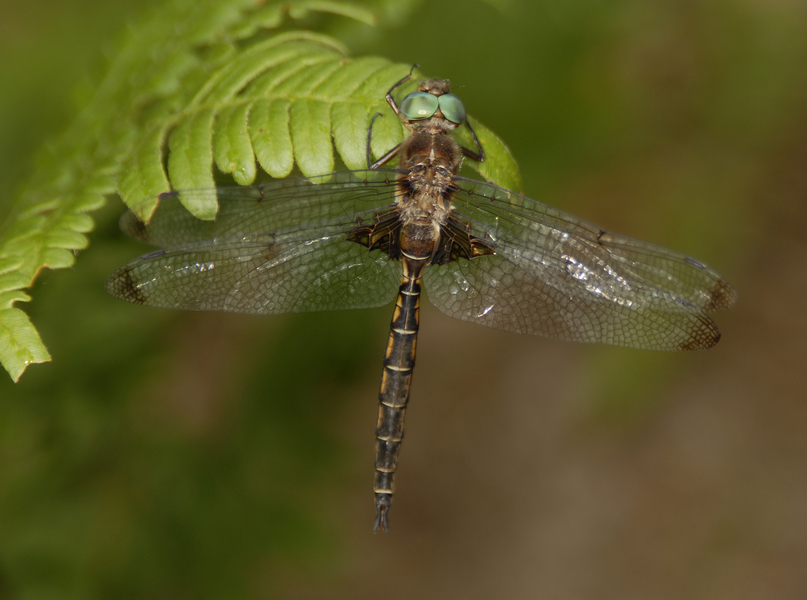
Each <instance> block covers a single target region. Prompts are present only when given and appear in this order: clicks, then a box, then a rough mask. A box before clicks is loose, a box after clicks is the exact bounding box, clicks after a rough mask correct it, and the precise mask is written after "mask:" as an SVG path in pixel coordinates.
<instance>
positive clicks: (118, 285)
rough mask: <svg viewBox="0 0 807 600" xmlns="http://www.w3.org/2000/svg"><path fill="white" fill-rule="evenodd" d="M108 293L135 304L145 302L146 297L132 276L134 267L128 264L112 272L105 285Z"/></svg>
mask: <svg viewBox="0 0 807 600" xmlns="http://www.w3.org/2000/svg"><path fill="white" fill-rule="evenodd" d="M104 288H105V289H106V291H107V293H108V294H109V295H111V296H115V297H116V298H120V299H121V300H126V301H127V302H131V303H133V304H145V303H146V297H145V296H144V295H143V293H142V292H141V291H140V289H139V288H138V286H137V281H135V278H134V277H133V276H132V268H131V267H130V266H128V265H124V266H122V267H121V268H120V269H118V270H117V271H115V272H114V273H112V275H110V276H109V278H108V279H107V280H106V284H105V285H104Z"/></svg>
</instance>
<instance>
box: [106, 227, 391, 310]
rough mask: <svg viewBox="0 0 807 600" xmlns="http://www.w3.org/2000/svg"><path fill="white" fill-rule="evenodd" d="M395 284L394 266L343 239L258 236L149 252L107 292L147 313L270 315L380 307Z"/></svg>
mask: <svg viewBox="0 0 807 600" xmlns="http://www.w3.org/2000/svg"><path fill="white" fill-rule="evenodd" d="M399 281H400V266H399V265H398V264H397V263H395V262H393V261H390V260H389V258H388V257H387V256H386V255H384V254H382V253H381V252H377V251H376V252H370V251H369V250H368V249H367V248H365V247H363V246H360V245H358V244H356V243H353V242H350V241H347V240H346V239H345V236H344V235H341V236H322V237H318V238H309V237H305V236H304V235H302V234H299V233H298V234H287V235H278V236H275V235H271V234H264V235H255V236H252V237H244V238H225V239H215V240H209V241H206V242H200V243H195V244H188V245H185V246H180V247H177V248H171V249H169V250H157V251H155V252H151V253H149V254H146V255H144V256H141V257H140V258H137V259H135V260H133V261H131V262H129V263H127V264H126V265H124V266H122V267H120V268H119V269H117V270H116V271H115V272H114V273H112V275H110V276H109V278H108V279H107V282H106V290H107V292H109V293H110V294H111V295H113V296H116V297H118V298H121V299H123V300H127V301H129V302H133V303H136V304H145V305H148V306H156V307H161V308H173V309H182V310H212V311H224V312H236V313H246V314H255V315H268V314H280V313H287V312H311V311H321V310H341V309H348V308H370V307H374V306H381V305H383V304H387V303H389V302H391V301H392V299H393V297H394V296H395V294H396V292H397V288H398V283H399Z"/></svg>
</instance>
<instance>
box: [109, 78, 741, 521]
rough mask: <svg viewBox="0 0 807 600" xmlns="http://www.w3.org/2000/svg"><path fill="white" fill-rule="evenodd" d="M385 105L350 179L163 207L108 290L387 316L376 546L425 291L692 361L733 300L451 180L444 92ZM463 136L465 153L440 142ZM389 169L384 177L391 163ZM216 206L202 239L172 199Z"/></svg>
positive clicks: (451, 109)
mask: <svg viewBox="0 0 807 600" xmlns="http://www.w3.org/2000/svg"><path fill="white" fill-rule="evenodd" d="M410 77H411V73H410V75H409V76H407V77H405V78H404V79H402V80H401V81H399V82H398V83H397V84H396V85H395V86H393V87H392V88H391V89H390V91H389V92H388V93H387V96H386V98H387V101H388V102H389V104H390V106H391V107H392V109H393V110H394V112H395V113H396V114H397V115H398V116H399V118H400V119H401V121H402V122H403V123H404V125H406V127H407V128H408V129H409V130H410V134H409V136H407V138H406V139H405V140H404V141H403V142H402V143H401V144H400V145H399V146H397V147H396V148H393V149H391V150H390V151H389V152H387V154H385V155H384V156H382V157H381V158H380V159H379V160H378V161H376V162H375V163H372V164H371V163H370V160H369V135H370V134H371V132H372V125H371V130H370V132H368V165H369V167H370V168H369V169H368V170H367V171H362V172H347V173H333V174H329V175H324V176H322V177H314V178H311V179H308V180H300V179H289V180H280V181H274V182H271V183H269V184H265V185H260V186H245V187H231V188H215V189H209V190H195V191H180V192H172V193H170V194H166V195H163V196H161V204H160V207H159V209H158V210H157V212H156V213H155V216H154V219H153V220H152V221H151V223H150V224H149V225H148V226H143V224H142V223H140V222H139V221H138V220H137V218H136V217H135V216H134V214H133V213H131V212H129V213H127V214H125V215H124V216H123V218H122V219H121V227H122V228H123V230H124V231H125V232H126V233H127V234H129V235H131V236H133V237H135V238H137V239H140V240H143V241H146V242H150V243H153V244H155V245H157V246H160V247H162V248H166V249H164V250H158V251H155V252H152V253H149V254H146V255H144V256H142V257H140V258H138V259H135V260H133V261H131V262H129V263H127V264H126V265H124V266H122V267H120V268H119V269H117V270H116V271H115V272H114V273H113V274H112V275H111V276H110V277H109V279H108V280H107V282H106V289H107V291H108V292H109V293H110V294H112V295H113V296H117V297H119V298H122V299H124V300H127V301H129V302H133V303H136V304H144V305H149V306H158V307H163V308H174V309H182V310H217V311H227V312H239V313H246V314H256V315H258V314H260V315H264V314H267V315H268V314H281V313H288V312H306V311H321V310H339V309H347V308H369V307H375V306H380V305H383V304H387V303H389V302H390V301H391V300H392V299H393V298H395V297H396V295H397V301H396V304H395V309H394V312H393V318H392V323H391V326H390V334H389V341H388V343H387V348H386V352H385V355H384V361H383V370H382V382H381V390H380V392H379V414H378V425H377V429H376V437H377V440H376V460H375V469H376V475H375V486H374V489H375V494H376V521H375V528H376V529H377V528H378V527H383V528H384V529H385V530H386V529H387V527H388V514H389V507H390V503H391V500H392V493H393V476H394V473H395V470H396V468H397V460H398V453H399V450H400V445H401V440H402V438H403V423H404V413H405V409H406V405H407V402H408V399H409V386H410V383H411V377H412V371H413V369H414V363H415V340H416V336H417V331H418V327H419V319H418V312H419V306H420V292H421V287H422V286H423V285H425V286H426V288H427V289H428V291H429V299H430V300H431V301H432V303H433V304H435V305H436V306H437V308H439V309H440V310H441V311H442V312H444V313H445V314H447V315H449V316H452V317H455V318H458V319H462V320H464V321H469V322H472V323H478V324H480V325H485V326H487V327H492V328H495V329H501V330H505V331H511V332H515V333H529V334H533V335H541V336H544V337H547V338H552V339H557V340H567V341H576V342H588V343H600V344H611V345H615V346H625V347H630V348H641V349H648V350H672V351H675V350H699V349H705V348H709V347H711V346H713V345H714V344H716V343H717V341H718V340H719V339H720V332H719V331H718V329H717V326H716V325H715V324H714V322H713V321H712V320H711V318H710V317H709V316H708V315H707V314H706V313H707V312H709V311H713V310H717V309H724V308H729V307H731V306H733V305H734V303H735V301H736V295H735V292H734V290H732V288H731V287H730V286H729V285H728V283H727V282H726V281H725V280H724V279H723V278H722V277H721V276H720V275H719V274H718V273H717V272H715V271H714V270H712V269H710V268H709V267H707V266H706V265H704V264H702V263H700V262H698V261H696V260H694V259H691V258H689V257H687V256H684V255H682V254H679V253H677V252H674V251H672V250H667V249H665V248H661V247H658V246H654V245H652V244H648V243H645V242H639V241H636V240H631V239H629V238H625V237H622V236H619V235H616V234H612V233H608V232H606V231H604V230H602V229H600V228H598V227H595V226H593V225H590V224H588V223H586V222H585V221H582V220H580V219H577V218H575V217H573V216H571V215H568V214H565V213H563V212H561V211H558V210H555V209H553V208H550V207H548V206H546V205H544V204H541V203H539V202H536V201H534V200H531V199H529V198H527V197H524V196H521V195H518V194H515V193H513V192H510V191H508V190H505V189H502V188H499V187H497V186H495V185H491V184H488V183H483V182H479V181H473V180H469V179H464V178H461V177H459V176H458V175H457V172H458V170H459V167H460V164H461V162H462V160H463V157H468V158H471V159H473V160H484V151H483V149H482V147H481V145H480V144H479V142H478V140H477V139H476V135H475V134H474V133H473V129H471V127H470V125H469V124H468V123H467V120H466V119H465V109H464V107H463V106H462V102H460V100H459V99H458V98H457V97H456V96H453V95H452V94H450V90H449V86H448V82H446V81H443V80H428V81H425V82H423V83H422V84H421V86H420V89H419V90H418V91H417V92H415V93H413V94H410V95H408V96H407V97H406V98H404V100H403V101H402V102H401V105H400V106H398V104H397V103H396V102H395V100H394V98H393V97H392V92H393V91H394V90H395V89H396V88H397V87H398V86H399V85H401V84H402V83H404V82H405V81H407V80H408V79H409V78H410ZM460 125H465V126H466V127H468V129H469V130H470V131H471V133H472V135H473V139H474V140H475V143H476V149H468V148H463V147H461V146H460V145H459V144H458V143H457V142H456V141H455V140H454V139H453V138H452V137H451V135H450V131H451V130H453V129H454V128H456V127H458V126H460ZM395 156H397V157H398V158H399V166H398V168H396V169H382V168H380V167H382V166H383V165H384V164H385V163H386V162H388V161H389V160H391V159H392V158H393V157H395ZM180 196H183V197H192V196H196V197H201V198H205V199H210V198H215V199H217V200H218V201H219V204H220V211H219V213H218V216H217V218H216V220H215V221H213V222H206V221H200V220H197V219H195V218H194V217H192V216H191V215H190V213H188V212H187V211H186V210H185V208H184V207H183V206H182V205H181V204H180V203H179V197H180Z"/></svg>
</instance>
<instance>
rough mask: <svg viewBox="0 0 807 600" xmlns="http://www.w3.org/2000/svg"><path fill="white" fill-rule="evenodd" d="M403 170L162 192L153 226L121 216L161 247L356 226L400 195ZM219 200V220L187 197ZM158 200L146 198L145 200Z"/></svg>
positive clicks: (130, 229) (130, 230) (124, 224)
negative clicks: (193, 210) (191, 206)
mask: <svg viewBox="0 0 807 600" xmlns="http://www.w3.org/2000/svg"><path fill="white" fill-rule="evenodd" d="M397 176H398V172H397V171H393V170H384V171H357V172H344V173H333V174H330V175H325V176H321V177H312V178H311V179H282V180H277V181H272V182H270V183H266V184H263V185H255V186H234V187H220V188H210V189H202V190H182V191H178V192H170V193H167V194H163V195H161V196H160V201H159V206H158V208H157V210H156V212H155V213H154V216H153V218H152V219H151V221H150V223H149V224H148V225H145V224H144V223H143V222H141V221H140V220H139V219H138V218H137V217H136V216H135V214H134V213H133V212H131V211H127V212H126V213H125V214H124V215H123V217H121V223H120V225H121V229H122V230H123V231H124V232H125V233H126V234H127V235H129V236H130V237H133V238H135V239H137V240H141V241H144V242H148V243H150V244H154V245H156V246H160V247H164V248H165V247H170V246H180V245H183V244H190V243H194V242H203V241H206V240H212V239H215V238H231V237H244V236H251V235H257V234H267V233H278V232H284V231H292V230H297V231H304V230H316V231H319V230H320V229H323V228H326V229H329V230H331V231H332V230H334V228H337V229H338V228H340V227H342V228H344V227H349V226H351V224H352V225H353V226H355V225H356V224H357V222H360V221H364V220H365V219H369V218H370V217H371V216H372V215H374V214H375V213H377V212H378V211H379V210H380V209H381V208H383V207H384V206H389V205H391V204H392V202H393V201H394V199H395V196H396V194H397V188H396V186H395V183H394V182H395V179H396V177H397ZM198 200H218V202H219V211H218V214H217V215H216V219H215V220H214V221H202V220H200V219H197V218H196V217H194V216H193V215H191V214H190V213H189V212H188V210H187V209H186V208H185V207H184V206H183V204H182V203H183V202H195V201H198ZM150 202H153V199H147V200H144V203H150Z"/></svg>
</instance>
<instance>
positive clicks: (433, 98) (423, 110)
mask: <svg viewBox="0 0 807 600" xmlns="http://www.w3.org/2000/svg"><path fill="white" fill-rule="evenodd" d="M450 89H451V84H449V82H448V80H446V79H427V80H426V81H423V82H421V84H420V86H418V91H416V92H412V93H411V94H409V95H408V96H406V98H404V99H403V101H402V102H401V107H400V110H401V114H402V115H403V117H404V118H405V119H406V120H407V121H409V122H410V123H413V122H417V121H424V120H426V119H430V118H432V117H435V118H438V119H441V120H445V121H448V122H449V123H450V124H451V125H450V127H448V129H454V127H456V126H457V125H462V124H463V123H464V122H465V106H464V105H463V104H462V100H460V99H459V98H458V97H457V96H455V95H454V94H450V93H449V90H450Z"/></svg>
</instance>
